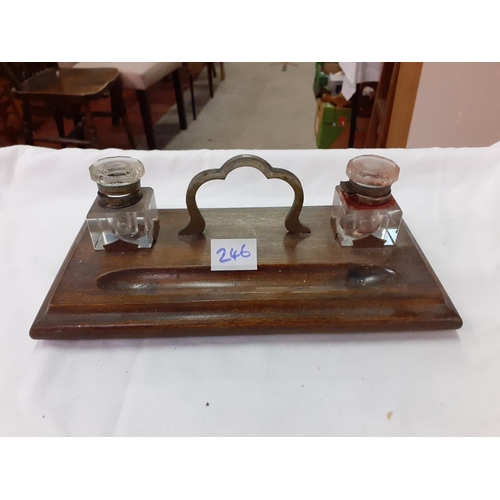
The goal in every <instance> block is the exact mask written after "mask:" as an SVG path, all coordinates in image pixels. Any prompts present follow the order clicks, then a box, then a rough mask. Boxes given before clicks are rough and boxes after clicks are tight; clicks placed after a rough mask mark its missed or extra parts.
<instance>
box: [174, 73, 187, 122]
mask: <svg viewBox="0 0 500 500" xmlns="http://www.w3.org/2000/svg"><path fill="white" fill-rule="evenodd" d="M172 78H173V80H174V90H175V100H176V102H177V113H178V114H179V123H180V126H181V130H186V129H187V128H188V127H187V119H186V108H185V107H184V94H183V92H182V84H181V75H180V72H179V69H176V70H175V71H174V72H173V73H172Z"/></svg>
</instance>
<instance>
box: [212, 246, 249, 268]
mask: <svg viewBox="0 0 500 500" xmlns="http://www.w3.org/2000/svg"><path fill="white" fill-rule="evenodd" d="M210 260H211V270H212V271H256V270H257V240H256V239H255V238H247V239H228V240H210Z"/></svg>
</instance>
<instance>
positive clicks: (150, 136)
mask: <svg viewBox="0 0 500 500" xmlns="http://www.w3.org/2000/svg"><path fill="white" fill-rule="evenodd" d="M73 67H74V68H85V69H87V68H115V69H117V70H118V71H119V72H120V75H121V79H122V85H123V88H124V89H130V90H135V91H136V94H137V100H138V101H139V106H140V108H141V115H142V123H143V126H144V132H145V134H146V140H147V143H148V148H149V149H157V144H156V136H155V133H154V123H153V119H152V115H151V104H150V101H149V95H148V89H149V87H151V85H153V84H155V83H156V82H158V81H160V80H161V79H162V78H165V77H166V76H167V75H172V80H173V83H174V90H175V100H176V103H177V112H178V114H179V125H180V128H181V130H185V129H187V119H186V110H185V106H184V97H183V92H182V85H181V77H180V70H181V69H182V63H180V62H79V63H76V64H75V66H73Z"/></svg>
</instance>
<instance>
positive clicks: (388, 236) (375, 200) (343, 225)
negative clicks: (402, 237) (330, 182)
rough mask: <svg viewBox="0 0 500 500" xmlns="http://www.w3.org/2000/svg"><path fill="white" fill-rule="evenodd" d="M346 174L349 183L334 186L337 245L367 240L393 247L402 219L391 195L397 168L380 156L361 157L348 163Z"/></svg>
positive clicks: (333, 209)
mask: <svg viewBox="0 0 500 500" xmlns="http://www.w3.org/2000/svg"><path fill="white" fill-rule="evenodd" d="M346 173H347V176H348V177H349V180H348V181H343V182H341V183H340V185H339V186H336V187H335V194H334V197H333V207H332V219H335V225H336V227H335V229H336V232H337V239H338V241H339V243H340V245H341V246H355V245H356V243H359V242H360V240H365V239H367V238H369V239H370V240H372V241H374V242H377V243H378V244H379V245H395V244H396V239H397V237H398V232H399V227H400V224H401V219H402V218H403V211H402V210H401V208H400V207H399V205H398V204H397V202H396V200H395V199H394V197H393V196H392V194H391V186H392V184H393V183H394V182H396V181H397V179H398V177H399V167H398V165H396V163H394V162H393V161H392V160H389V159H388V158H384V157H382V156H377V155H362V156H358V157H356V158H353V159H352V160H350V161H349V163H348V164H347V169H346ZM377 246H378V245H377Z"/></svg>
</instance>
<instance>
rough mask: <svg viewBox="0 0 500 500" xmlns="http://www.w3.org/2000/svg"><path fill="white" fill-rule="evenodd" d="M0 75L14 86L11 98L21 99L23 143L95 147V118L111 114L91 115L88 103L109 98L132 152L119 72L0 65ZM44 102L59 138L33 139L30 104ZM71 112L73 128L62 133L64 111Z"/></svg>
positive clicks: (39, 65)
mask: <svg viewBox="0 0 500 500" xmlns="http://www.w3.org/2000/svg"><path fill="white" fill-rule="evenodd" d="M2 68H3V72H4V73H5V74H6V75H7V76H8V77H9V78H10V80H11V81H12V84H13V85H14V89H13V92H12V94H13V96H14V97H15V98H16V99H19V100H21V102H22V110H23V126H24V139H25V142H26V144H28V145H34V142H35V140H36V141H38V142H55V143H61V144H63V146H65V145H67V144H73V145H77V146H87V145H90V146H94V147H95V146H96V145H97V142H98V141H97V133H96V129H95V125H94V117H95V116H111V112H109V113H108V112H99V113H92V111H91V109H90V102H91V101H93V100H95V99H101V98H103V97H107V96H108V95H109V96H110V97H111V101H112V102H113V108H114V112H115V114H116V116H118V118H119V119H120V118H121V119H122V121H123V125H124V127H125V130H126V132H127V137H128V140H129V143H130V147H131V148H132V149H134V148H135V143H134V138H133V135H132V129H131V127H130V123H129V121H128V118H127V112H126V109H125V105H124V103H123V97H122V86H121V80H120V73H119V72H118V71H117V70H116V69H113V68H99V69H80V68H78V69H77V68H58V67H57V64H56V63H2ZM37 102H43V103H44V104H45V105H46V106H48V107H49V108H50V109H51V110H52V111H53V113H54V118H55V121H56V124H57V129H58V132H59V138H49V137H45V138H43V137H36V138H35V137H34V136H33V123H32V105H33V104H34V103H37ZM68 110H71V113H72V116H73V120H74V125H75V128H74V130H73V131H71V132H70V133H69V134H68V135H66V134H65V130H64V114H65V111H68Z"/></svg>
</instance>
